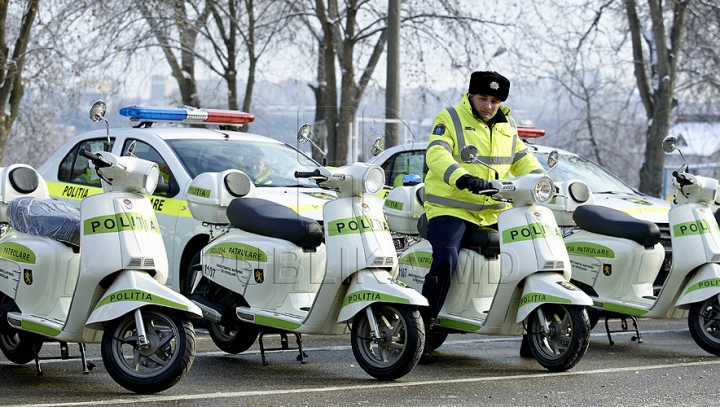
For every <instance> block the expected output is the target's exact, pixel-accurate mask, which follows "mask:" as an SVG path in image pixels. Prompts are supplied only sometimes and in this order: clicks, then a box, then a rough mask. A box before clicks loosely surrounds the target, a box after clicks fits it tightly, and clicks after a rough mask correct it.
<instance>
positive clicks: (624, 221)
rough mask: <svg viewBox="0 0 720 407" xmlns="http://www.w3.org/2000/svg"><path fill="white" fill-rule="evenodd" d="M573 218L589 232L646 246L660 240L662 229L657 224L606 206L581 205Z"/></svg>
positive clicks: (653, 244) (650, 245)
mask: <svg viewBox="0 0 720 407" xmlns="http://www.w3.org/2000/svg"><path fill="white" fill-rule="evenodd" d="M573 220H574V221H575V224H577V225H578V227H580V228H581V229H584V230H587V231H588V232H592V233H599V234H601V235H606V236H613V237H620V238H624V239H630V240H633V241H635V242H637V243H639V244H641V245H643V246H645V247H652V246H655V245H656V244H657V243H658V242H659V241H660V229H659V228H658V226H657V225H656V224H654V223H652V222H649V221H646V220H640V219H637V218H634V217H632V216H630V215H628V214H627V213H625V212H621V211H619V210H617V209H613V208H608V207H606V206H600V205H583V206H579V207H578V208H577V209H575V213H573Z"/></svg>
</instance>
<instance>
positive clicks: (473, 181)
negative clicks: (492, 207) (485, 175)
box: [455, 174, 491, 194]
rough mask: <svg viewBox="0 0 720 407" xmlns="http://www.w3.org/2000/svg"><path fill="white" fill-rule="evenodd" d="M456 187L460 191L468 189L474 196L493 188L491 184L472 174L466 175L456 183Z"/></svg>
mask: <svg viewBox="0 0 720 407" xmlns="http://www.w3.org/2000/svg"><path fill="white" fill-rule="evenodd" d="M455 186H456V187H458V189H467V190H468V191H470V192H472V193H474V194H477V193H479V192H480V191H484V190H486V189H490V188H491V186H490V183H489V182H487V181H485V180H484V179H482V178H478V177H476V176H474V175H470V174H465V175H463V176H462V177H460V178H458V180H457V181H455Z"/></svg>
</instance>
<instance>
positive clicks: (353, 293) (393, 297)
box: [337, 269, 428, 322]
mask: <svg viewBox="0 0 720 407" xmlns="http://www.w3.org/2000/svg"><path fill="white" fill-rule="evenodd" d="M376 302H387V303H396V304H408V305H415V306H419V307H422V306H427V305H428V301H427V299H425V297H423V296H422V294H420V293H419V292H417V291H415V290H414V289H412V288H411V287H409V286H408V285H406V284H405V283H403V282H400V281H398V280H396V279H394V278H393V277H392V276H391V275H390V273H388V272H387V271H385V270H382V269H363V270H360V271H358V272H356V273H355V274H353V278H352V280H351V282H350V286H349V287H348V289H347V292H346V293H345V298H344V299H343V302H342V305H341V306H340V312H339V313H338V318H337V322H342V321H347V320H348V319H350V318H352V317H353V316H355V314H357V313H358V312H360V311H362V310H363V309H365V308H366V307H367V306H368V305H370V304H372V303H376Z"/></svg>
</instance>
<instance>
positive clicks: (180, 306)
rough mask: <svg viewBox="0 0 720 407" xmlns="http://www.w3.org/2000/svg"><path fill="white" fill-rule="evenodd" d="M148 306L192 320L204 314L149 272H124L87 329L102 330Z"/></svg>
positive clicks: (92, 316)
mask: <svg viewBox="0 0 720 407" xmlns="http://www.w3.org/2000/svg"><path fill="white" fill-rule="evenodd" d="M146 305H154V306H158V307H165V308H172V309H176V310H179V311H182V312H184V313H185V314H187V316H188V317H190V318H202V311H200V308H199V307H198V306H197V305H195V304H194V303H192V302H191V301H190V300H188V299H187V298H185V297H184V296H182V295H180V294H178V293H176V292H175V291H173V290H171V289H170V288H168V287H166V286H165V285H163V284H160V283H159V282H157V280H155V279H153V278H152V277H151V276H150V275H149V274H148V273H147V272H146V271H138V270H123V271H121V272H120V273H119V274H118V276H117V277H116V278H115V281H113V283H112V284H111V285H110V287H109V288H108V289H107V291H106V292H105V294H104V295H103V297H102V298H101V299H100V301H98V303H97V305H96V306H95V309H93V311H92V313H91V314H90V318H88V321H87V322H86V323H85V325H86V326H87V327H88V328H91V329H99V330H101V329H102V323H103V322H107V321H111V320H113V319H116V318H119V317H121V316H123V315H125V314H127V313H128V312H131V311H134V310H136V309H138V308H140V307H144V306H146Z"/></svg>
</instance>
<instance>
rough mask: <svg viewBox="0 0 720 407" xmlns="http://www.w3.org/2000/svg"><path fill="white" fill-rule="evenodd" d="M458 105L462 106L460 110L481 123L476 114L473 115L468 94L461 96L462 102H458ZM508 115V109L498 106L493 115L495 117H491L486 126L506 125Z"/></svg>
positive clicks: (473, 111)
mask: <svg viewBox="0 0 720 407" xmlns="http://www.w3.org/2000/svg"><path fill="white" fill-rule="evenodd" d="M460 105H461V106H462V109H463V110H465V111H466V112H467V113H469V114H470V115H472V117H474V118H476V119H478V120H481V121H482V119H481V118H480V117H479V116H478V115H477V114H475V109H473V106H472V103H470V94H469V93H466V94H465V96H463V98H462V101H460ZM509 114H510V108H509V107H507V106H504V105H500V109H498V111H497V113H495V116H493V118H492V119H490V121H489V122H487V125H488V126H492V125H493V124H496V123H507V122H508V119H507V117H506V116H507V115H509Z"/></svg>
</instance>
